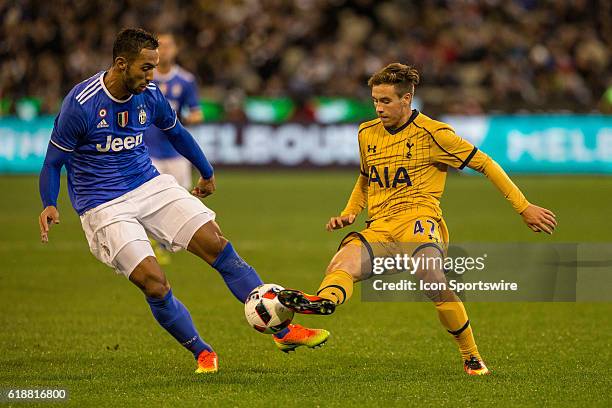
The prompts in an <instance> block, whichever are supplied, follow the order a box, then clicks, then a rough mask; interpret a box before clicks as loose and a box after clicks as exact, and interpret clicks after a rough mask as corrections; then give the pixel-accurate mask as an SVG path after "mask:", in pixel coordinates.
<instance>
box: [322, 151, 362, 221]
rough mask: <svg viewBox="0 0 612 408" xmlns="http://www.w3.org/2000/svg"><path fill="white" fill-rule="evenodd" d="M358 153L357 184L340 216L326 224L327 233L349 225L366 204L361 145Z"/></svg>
mask: <svg viewBox="0 0 612 408" xmlns="http://www.w3.org/2000/svg"><path fill="white" fill-rule="evenodd" d="M359 153H360V154H359V176H358V177H357V182H356V183H355V186H354V187H353V191H352V192H351V196H350V197H349V200H348V203H347V204H346V207H344V210H342V212H341V213H340V216H336V217H331V218H330V219H329V221H328V222H327V225H326V226H325V228H326V229H327V230H328V231H333V230H336V229H340V228H344V227H346V226H348V225H351V224H352V223H353V222H355V218H357V216H358V215H359V213H361V212H362V211H363V209H364V208H366V206H367V204H368V173H367V172H366V170H365V169H366V166H365V158H364V154H363V150H362V149H361V145H360V146H359Z"/></svg>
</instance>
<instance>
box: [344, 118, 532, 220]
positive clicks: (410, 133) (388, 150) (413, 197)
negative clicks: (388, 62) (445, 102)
mask: <svg viewBox="0 0 612 408" xmlns="http://www.w3.org/2000/svg"><path fill="white" fill-rule="evenodd" d="M358 140H359V154H360V173H361V175H360V177H359V179H358V180H357V184H356V185H355V189H354V190H353V194H352V195H351V199H350V200H349V203H348V205H347V207H346V208H345V209H344V211H343V212H342V215H346V214H358V213H359V212H361V210H363V208H364V207H365V206H366V204H367V207H368V218H369V219H370V220H376V219H380V218H385V217H389V216H397V215H404V214H405V215H415V214H418V215H423V216H431V217H434V218H441V217H442V210H441V209H440V198H441V197H442V193H443V191H444V185H445V182H446V174H447V171H448V166H451V167H455V168H458V169H463V168H464V167H466V166H467V167H470V168H473V169H475V170H477V171H480V172H482V173H484V174H485V175H487V177H489V178H490V179H491V181H492V182H493V183H494V184H495V185H496V186H497V187H498V188H499V189H500V190H501V191H502V193H503V194H504V195H505V196H506V198H507V199H508V200H510V202H511V203H512V204H513V206H514V208H515V210H516V211H517V212H519V213H520V212H522V211H524V209H525V208H527V206H528V205H529V203H528V202H527V200H526V199H525V197H524V196H523V194H522V193H521V192H520V190H519V189H518V188H517V187H516V186H515V185H514V183H512V181H511V180H510V179H509V178H508V176H507V175H506V173H505V172H504V171H503V170H502V169H501V167H499V165H497V163H495V162H494V161H492V160H491V158H490V157H489V156H487V155H486V154H484V153H483V152H481V151H479V150H478V148H476V147H475V146H474V145H472V144H471V143H470V142H468V141H466V140H465V139H463V138H461V137H459V136H457V135H456V134H455V131H454V130H453V128H452V127H451V126H450V125H448V124H446V123H444V122H439V121H436V120H433V119H431V118H429V117H427V116H425V115H424V114H422V113H420V112H418V111H417V110H413V112H412V115H411V116H410V118H409V120H408V121H407V122H406V123H405V124H404V125H403V126H401V127H400V128H398V129H395V130H389V129H386V128H385V127H384V126H383V124H382V122H381V121H380V119H375V120H371V121H368V122H365V123H362V124H361V125H360V126H359V133H358Z"/></svg>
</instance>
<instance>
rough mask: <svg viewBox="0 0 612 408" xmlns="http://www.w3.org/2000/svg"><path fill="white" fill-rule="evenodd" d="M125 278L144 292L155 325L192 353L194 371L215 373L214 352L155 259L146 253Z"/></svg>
mask: <svg viewBox="0 0 612 408" xmlns="http://www.w3.org/2000/svg"><path fill="white" fill-rule="evenodd" d="M128 246H129V244H128V245H127V246H126V247H128ZM124 250H126V248H124ZM122 251H123V250H122ZM129 278H130V281H132V282H133V283H134V284H135V285H136V286H138V287H139V288H140V289H141V290H142V291H143V293H144V294H145V296H146V298H147V303H148V304H149V306H150V308H151V312H152V313H153V316H154V317H155V320H157V322H158V323H159V325H160V326H161V327H163V328H164V329H165V330H166V331H167V332H168V333H170V334H171V335H172V337H174V338H175V339H176V340H177V341H178V342H179V343H180V344H181V345H182V346H183V347H185V348H186V349H187V350H189V351H190V352H191V353H192V354H193V356H194V357H195V359H196V360H197V362H198V368H197V369H196V373H212V372H216V371H217V370H218V358H217V354H216V353H215V352H214V351H213V349H212V348H211V347H210V346H209V345H208V344H207V343H206V342H205V341H204V340H202V338H201V337H200V335H199V334H198V331H197V330H196V328H195V326H194V324H193V321H192V319H191V315H190V314H189V311H188V310H187V308H186V307H185V306H184V305H183V304H182V303H181V302H180V301H179V300H178V299H177V298H175V297H174V295H173V293H172V289H171V288H170V285H169V283H168V281H167V279H166V276H165V274H164V272H163V271H162V270H161V268H160V267H159V264H158V263H157V261H156V260H155V258H154V257H152V256H149V257H147V258H145V259H143V260H142V261H141V262H140V263H139V264H138V266H136V268H135V269H134V270H133V271H132V273H131V274H130V277H129Z"/></svg>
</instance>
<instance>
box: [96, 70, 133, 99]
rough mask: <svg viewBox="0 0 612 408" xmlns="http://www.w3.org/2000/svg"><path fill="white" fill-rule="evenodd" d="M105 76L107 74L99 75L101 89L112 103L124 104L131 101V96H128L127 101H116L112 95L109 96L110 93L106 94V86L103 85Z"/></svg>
mask: <svg viewBox="0 0 612 408" xmlns="http://www.w3.org/2000/svg"><path fill="white" fill-rule="evenodd" d="M106 74H107V72H104V73H103V74H102V75H100V83H101V84H102V89H103V90H104V92H105V93H106V96H108V97H109V98H111V100H112V101H114V102H117V103H125V102H127V101H129V100H130V99H132V96H134V95H132V94H130V96H128V98H127V99H117V98H115V97H114V96H113V95H111V93H110V92H108V89H106V85H104V76H105V75H106Z"/></svg>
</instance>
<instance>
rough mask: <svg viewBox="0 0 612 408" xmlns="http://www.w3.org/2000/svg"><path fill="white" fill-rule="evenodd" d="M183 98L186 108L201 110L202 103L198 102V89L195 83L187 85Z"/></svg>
mask: <svg viewBox="0 0 612 408" xmlns="http://www.w3.org/2000/svg"><path fill="white" fill-rule="evenodd" d="M183 98H184V99H183V104H184V106H187V107H188V108H189V109H195V108H198V109H199V108H200V101H199V100H198V87H197V85H196V83H195V81H191V82H188V83H187V86H186V88H185V94H184V96H183Z"/></svg>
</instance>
